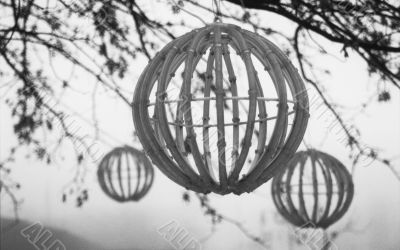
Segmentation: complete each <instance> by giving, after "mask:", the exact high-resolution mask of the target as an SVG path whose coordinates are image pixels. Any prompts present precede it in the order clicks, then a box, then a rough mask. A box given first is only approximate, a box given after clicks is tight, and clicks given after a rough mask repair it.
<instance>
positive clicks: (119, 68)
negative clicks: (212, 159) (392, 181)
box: [0, 0, 400, 200]
mask: <svg viewBox="0 0 400 250" xmlns="http://www.w3.org/2000/svg"><path fill="white" fill-rule="evenodd" d="M228 2H229V3H228ZM148 4H149V3H148V2H147V1H135V0H105V1H94V0H72V1H67V0H48V1H41V0H0V6H1V9H0V77H1V79H2V81H1V86H0V88H1V89H3V90H4V89H6V90H5V92H8V91H14V92H15V93H14V94H15V95H14V96H15V98H6V99H4V98H2V100H1V101H2V102H3V103H6V104H7V105H8V106H9V107H10V109H11V110H12V115H13V121H14V124H13V125H14V132H15V135H16V136H17V138H18V142H19V144H18V145H15V147H12V150H11V152H10V156H9V157H6V158H5V159H1V160H2V162H1V164H0V171H1V173H2V174H4V175H7V174H8V172H9V169H8V168H7V167H6V162H7V161H12V160H13V157H12V156H13V154H14V153H15V149H16V148H18V147H20V146H22V145H25V146H26V145H28V146H29V147H31V148H32V152H34V154H35V155H36V156H37V157H38V158H39V159H41V160H45V161H46V162H48V163H51V161H52V155H51V154H52V153H51V152H50V150H49V149H48V148H47V147H46V145H45V144H44V143H43V141H42V139H41V137H39V136H38V130H39V129H40V130H42V129H43V130H46V131H48V132H52V131H53V130H54V127H55V125H56V124H58V125H59V126H60V127H61V128H62V133H61V134H60V135H59V137H60V140H59V142H61V141H63V140H66V139H69V140H71V142H72V143H73V144H74V145H75V146H76V147H84V148H86V149H87V151H90V146H91V145H90V144H88V142H87V140H86V138H83V137H82V136H79V135H77V134H76V133H74V131H72V130H71V128H70V127H69V126H68V124H67V123H66V119H67V117H68V116H69V114H68V110H67V109H65V108H63V107H61V106H58V105H51V104H50V101H49V100H51V99H57V100H62V98H63V93H64V92H65V91H67V90H69V91H72V92H73V91H77V90H75V89H74V88H73V87H72V86H71V79H72V78H73V76H75V75H79V76H80V77H82V74H85V75H86V76H85V77H84V79H87V78H88V77H91V78H93V79H96V89H97V87H98V88H102V89H103V90H104V91H107V92H109V93H113V95H114V96H115V97H117V98H120V100H121V101H122V102H124V103H126V104H127V105H130V99H131V95H132V91H127V90H125V89H123V88H121V84H120V81H123V79H126V78H127V77H128V76H130V74H132V72H131V71H132V70H129V68H130V66H131V65H134V66H136V65H143V64H145V61H144V60H145V59H149V60H150V59H151V58H152V56H153V55H154V54H155V53H156V51H157V50H158V49H160V48H161V47H162V46H163V45H165V44H166V43H167V42H168V41H170V40H171V39H174V38H175V37H176V36H178V35H180V34H181V33H182V30H188V29H190V28H191V27H192V22H188V21H187V19H185V18H182V17H181V16H183V13H185V15H190V16H192V17H193V20H195V21H200V22H201V23H203V24H204V23H207V22H209V21H211V20H203V19H202V17H201V16H200V14H197V13H202V14H204V13H206V14H207V13H208V14H210V16H212V15H214V13H215V8H214V7H213V6H214V5H212V0H210V1H208V2H207V1H201V2H198V1H194V0H186V1H182V0H179V1H174V0H170V1H165V2H163V3H162V2H155V3H153V5H158V6H159V9H157V11H155V10H153V9H152V8H151V7H149V6H148ZM220 4H221V13H220V15H221V18H223V19H224V21H226V22H240V23H242V24H243V25H246V26H247V27H251V28H253V29H254V31H255V32H258V33H261V34H265V35H268V36H276V37H279V39H281V41H282V42H285V43H286V44H288V45H289V47H287V48H286V50H285V52H286V53H287V55H288V56H289V57H290V58H291V59H293V60H294V61H296V63H297V64H298V66H299V70H300V73H301V74H302V76H303V78H304V79H305V81H306V82H308V83H310V84H311V85H312V86H313V87H314V88H315V89H316V91H317V93H318V94H319V95H320V96H321V98H322V100H323V103H324V105H326V107H327V108H328V109H329V110H330V111H331V112H332V114H333V115H334V117H335V119H337V123H338V124H339V125H340V126H341V128H342V129H343V131H345V134H346V138H347V139H346V142H347V145H348V146H349V148H350V151H351V153H352V157H353V160H354V164H356V163H357V162H358V161H359V159H360V158H361V157H370V158H372V159H373V160H378V161H380V162H381V163H383V164H384V165H386V166H388V167H390V168H391V169H392V170H393V173H395V171H394V169H393V166H392V164H391V162H390V161H389V160H387V159H385V158H382V157H381V156H380V155H379V154H378V152H377V151H376V150H374V149H372V148H370V147H366V146H364V144H363V143H362V142H361V139H360V134H359V133H358V130H357V129H356V128H354V127H353V126H352V125H351V124H346V123H345V121H344V119H343V118H342V117H341V115H340V113H339V112H338V111H337V110H336V109H337V106H336V105H334V103H331V102H330V101H329V100H328V98H327V97H326V96H325V92H324V89H323V86H322V85H321V82H320V81H319V80H318V78H317V77H315V75H316V74H314V73H318V74H320V73H321V72H322V73H324V74H329V72H327V70H326V69H324V68H321V65H318V64H317V63H316V62H314V61H312V60H311V59H310V58H309V56H308V54H307V53H304V52H305V51H308V50H317V51H318V52H319V53H320V54H321V55H327V54H328V49H326V48H325V47H324V46H323V45H322V44H319V43H318V42H317V41H316V39H315V38H316V37H323V38H325V39H326V40H327V41H329V42H330V43H331V44H336V45H340V46H341V52H342V54H343V57H344V58H346V57H348V56H349V52H353V53H355V54H358V55H359V56H360V58H362V60H364V61H365V62H366V64H367V65H368V73H369V74H370V75H372V76H378V79H379V80H378V81H377V83H376V84H377V93H376V100H377V101H382V102H386V101H390V97H391V95H390V93H389V92H388V90H387V87H386V86H388V85H393V86H395V88H400V70H399V69H400V61H399V52H400V40H399V34H400V3H399V2H398V1H394V0H393V1H384V0H355V1H351V2H350V1H346V0H343V1H340V0H269V1H267V0H265V1H259V0H225V1H222V2H221V3H220ZM166 7H167V8H169V10H168V9H165V8H166ZM253 9H256V10H262V12H257V13H258V14H257V13H253V11H252V10H253ZM161 11H170V12H172V13H173V14H175V15H174V18H171V20H164V19H165V16H162V15H159V12H161ZM268 13H274V14H277V15H279V16H281V17H283V18H285V19H287V20H289V21H291V22H292V23H293V24H294V25H295V29H293V34H291V35H287V34H285V33H284V32H282V31H281V30H275V29H273V28H272V27H269V26H266V25H264V24H261V23H262V22H260V20H262V19H263V18H264V15H267V14H268ZM260 15H263V16H262V17H261V16H260ZM177 31H179V32H177ZM56 60H61V61H62V62H63V63H64V64H63V65H65V64H68V63H69V64H71V65H73V67H74V70H72V71H71V73H70V76H69V77H67V78H65V77H64V78H62V77H59V76H58V75H57V73H56V72H55V71H54V68H56V67H57V66H55V65H56V63H55V61H56ZM141 68H142V67H141ZM131 81H132V79H131ZM349 84H350V83H349ZM132 89H133V86H132ZM93 99H95V98H93ZM92 122H93V124H94V125H93V126H94V127H95V129H96V130H97V129H98V128H97V127H96V121H95V112H94V115H93V119H92ZM96 136H98V133H96ZM83 157H84V155H83V154H82V153H79V151H78V153H77V162H78V163H81V162H82V160H83ZM397 178H400V177H399V176H398V175H397ZM2 180H3V179H2ZM2 180H1V183H0V184H1V185H0V187H2V186H5V185H6V183H5V182H4V183H3V181H2ZM8 190H9V189H8ZM186 200H188V199H186Z"/></svg>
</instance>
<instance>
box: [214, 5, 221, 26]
mask: <svg viewBox="0 0 400 250" xmlns="http://www.w3.org/2000/svg"><path fill="white" fill-rule="evenodd" d="M213 3H214V5H215V8H216V10H215V11H214V22H221V21H222V20H221V16H222V15H221V0H213Z"/></svg>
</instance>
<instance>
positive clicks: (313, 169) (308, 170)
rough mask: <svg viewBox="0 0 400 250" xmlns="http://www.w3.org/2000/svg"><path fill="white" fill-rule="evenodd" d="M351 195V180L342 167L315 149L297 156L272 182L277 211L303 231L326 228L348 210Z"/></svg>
mask: <svg viewBox="0 0 400 250" xmlns="http://www.w3.org/2000/svg"><path fill="white" fill-rule="evenodd" d="M353 194H354V187H353V181H352V178H351V175H350V173H349V172H348V171H347V169H346V168H345V166H343V164H342V163H341V162H339V161H338V160H337V159H336V158H334V157H332V156H330V155H328V154H326V153H323V152H320V151H317V150H307V151H302V152H298V153H296V154H295V155H294V157H293V158H292V159H291V161H290V162H289V164H288V165H287V168H286V169H285V170H284V171H281V172H280V173H279V174H278V175H277V176H275V177H274V179H273V182H272V197H273V200H274V203H275V205H276V207H277V209H278V211H279V212H280V214H281V215H282V216H283V217H284V218H286V219H287V220H288V221H289V222H291V223H292V224H294V225H296V226H298V227H302V228H308V227H312V228H322V229H326V228H328V227H329V226H330V225H332V224H333V223H335V222H336V221H338V220H339V219H340V218H341V217H342V216H343V215H344V214H345V213H346V211H347V210H348V209H349V207H350V204H351V201H352V199H353Z"/></svg>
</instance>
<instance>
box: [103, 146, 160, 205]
mask: <svg viewBox="0 0 400 250" xmlns="http://www.w3.org/2000/svg"><path fill="white" fill-rule="evenodd" d="M97 178H98V181H99V183H100V187H101V189H102V190H103V191H104V193H105V194H106V195H107V196H109V197H110V198H112V199H113V200H115V201H118V202H126V201H138V200H140V199H141V198H142V197H143V196H144V195H146V194H147V192H148V191H149V189H150V187H151V185H152V184H153V179H154V169H153V166H152V165H151V162H150V161H149V160H148V159H147V157H146V155H145V154H144V153H142V152H140V151H139V150H137V149H135V148H132V147H130V146H122V147H117V148H114V149H113V150H112V151H110V152H109V153H108V154H106V155H105V156H104V157H103V159H102V160H101V162H100V165H99V168H98V170H97Z"/></svg>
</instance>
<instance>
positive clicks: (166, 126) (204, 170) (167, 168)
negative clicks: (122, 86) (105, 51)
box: [132, 23, 309, 194]
mask: <svg viewBox="0 0 400 250" xmlns="http://www.w3.org/2000/svg"><path fill="white" fill-rule="evenodd" d="M229 47H231V48H233V49H234V50H235V51H236V53H237V54H238V55H239V56H240V58H241V59H242V60H243V62H244V65H245V67H246V71H247V78H248V87H249V88H248V96H245V97H241V96H238V89H237V86H236V76H235V72H234V68H233V66H232V62H231V57H230V54H229V50H228V48H229ZM208 50H209V51H210V52H209V56H208V58H207V69H206V80H205V85H204V97H202V98H195V97H193V96H192V94H191V92H190V91H191V84H192V83H191V79H192V76H193V72H194V70H195V69H196V65H197V64H198V63H199V61H200V59H201V58H202V56H203V55H204V54H206V52H207V51H208ZM252 55H253V56H254V57H256V58H257V59H258V60H259V61H260V62H261V63H262V64H263V66H264V67H265V71H267V72H268V74H269V75H270V77H271V79H272V81H273V83H274V87H275V90H276V93H277V95H278V98H277V99H276V100H275V101H277V103H278V104H277V106H278V111H277V115H276V117H268V116H267V112H266V105H265V102H266V101H269V99H268V98H264V93H263V90H262V84H261V82H260V80H259V78H258V75H257V72H256V70H255V68H254V66H253V61H252ZM223 62H224V64H225V67H226V70H227V72H228V75H227V77H226V78H229V83H230V89H231V94H232V97H231V98H228V97H224V96H225V93H224V90H223V87H222V82H223V79H224V76H223V69H222V67H223ZM181 64H184V65H185V69H184V75H183V79H184V80H183V84H182V89H181V91H180V98H179V100H177V102H178V107H180V108H178V110H177V111H176V121H175V122H170V121H168V119H167V114H166V104H167V103H168V102H171V101H169V100H167V94H166V89H167V87H168V85H169V83H170V82H171V79H172V77H173V76H174V74H175V71H176V70H177V69H178V67H179V66H180V65H181ZM213 74H214V75H215V76H214V78H215V87H216V90H215V95H216V96H215V97H214V98H213V97H210V89H211V85H212V81H213ZM286 84H287V86H289V91H290V92H291V96H293V99H294V100H288V98H287V88H286ZM153 88H155V89H156V90H157V91H156V97H157V98H156V102H155V103H150V102H149V97H150V94H151V92H152V90H153ZM239 99H247V100H248V101H249V108H248V115H247V121H243V122H240V121H239V107H238V100H239ZM211 100H215V102H216V114H217V122H216V124H209V119H210V118H209V113H210V110H209V109H210V101H211ZM225 100H231V101H232V113H233V119H232V123H224V108H223V105H224V101H225ZM193 101H203V107H204V109H203V123H202V124H193V119H192V113H191V103H192V102H193ZM288 102H293V103H294V110H293V111H288ZM151 105H155V108H154V114H149V110H148V108H149V106H151ZM182 110H184V111H185V112H183V111H182ZM257 110H258V111H259V112H258V119H256V115H257ZM132 112H133V121H134V124H135V128H136V131H137V133H138V136H139V139H140V141H141V143H142V145H143V147H144V149H145V151H146V153H147V154H148V155H149V157H150V159H151V160H152V161H153V163H154V164H155V165H156V166H157V167H158V168H159V169H160V170H161V171H162V172H163V173H164V174H165V175H166V176H168V177H169V178H170V179H171V180H173V181H174V182H176V183H177V184H179V185H181V186H183V187H185V188H187V189H191V190H193V191H195V192H200V193H209V192H215V193H218V194H228V193H231V192H233V193H235V194H241V193H243V192H251V191H252V190H254V189H255V188H257V187H258V186H260V185H261V184H263V183H265V182H266V181H268V180H269V179H270V178H272V177H273V176H274V175H275V174H276V173H277V172H278V171H279V169H280V166H282V165H284V164H285V163H286V162H287V161H288V159H290V158H291V157H292V155H293V154H294V153H295V151H296V149H297V148H298V146H299V144H300V142H301V140H302V137H303V135H304V132H305V129H306V126H307V121H308V116H309V114H308V97H307V93H306V90H305V87H304V84H303V82H302V80H301V78H300V76H299V74H298V72H297V70H296V69H295V68H294V66H293V65H292V64H291V63H290V61H289V60H288V58H287V57H286V56H285V55H284V53H283V52H282V51H280V50H279V48H278V47H276V46H275V45H274V44H273V43H271V42H270V41H268V40H267V39H265V38H263V37H261V36H260V35H257V34H255V33H252V32H249V31H246V30H242V29H240V28H239V27H238V26H235V25H231V24H223V23H212V24H210V25H207V26H206V27H204V28H201V29H197V30H194V31H192V32H190V33H187V34H186V35H183V36H181V37H180V38H178V39H176V40H174V41H172V42H171V43H169V44H168V45H167V46H165V47H164V49H162V50H161V51H160V52H159V53H158V54H157V55H156V56H155V58H154V59H153V60H152V61H151V62H150V63H149V64H148V66H147V67H146V69H145V70H144V72H143V73H142V75H141V77H140V78H139V81H138V83H137V85H136V89H135V93H134V99H133V108H132ZM288 115H293V116H294V118H293V124H292V127H291V130H290V132H288ZM270 119H276V121H275V122H276V123H275V126H274V129H273V134H272V136H271V137H270V140H269V143H268V145H266V144H267V143H266V142H267V138H266V137H267V136H266V135H267V121H268V120H270ZM256 123H257V124H259V128H260V130H259V136H258V138H259V139H258V143H257V146H256V147H254V148H253V150H255V152H256V156H255V159H253V162H254V164H253V165H252V166H251V168H250V171H248V172H246V173H243V172H241V171H242V169H243V166H244V164H245V160H246V157H247V155H248V153H249V150H250V148H251V137H252V135H253V133H254V127H255V124H256ZM171 125H172V126H174V129H175V131H171V129H170V127H171ZM239 125H243V126H244V125H245V126H246V128H245V133H244V136H243V137H242V141H241V140H240V139H241V138H239ZM212 126H215V127H217V129H218V141H217V145H218V152H216V153H218V157H219V163H218V170H217V173H218V177H215V175H214V172H213V167H215V166H212V165H211V160H210V159H211V152H210V145H209V133H208V129H209V128H210V127H212ZM228 126H231V127H232V130H233V138H231V139H230V140H232V148H233V150H232V162H234V164H232V167H231V171H230V172H229V173H227V166H226V159H225V158H226V155H225V154H226V141H225V139H226V138H225V129H226V127H228ZM195 127H202V128H203V135H202V137H201V138H202V139H203V142H202V143H203V148H202V150H203V153H201V150H200V149H199V145H198V143H197V140H199V139H197V140H196V133H195V132H194V128H195ZM184 129H186V138H183V130H184ZM173 134H175V138H174V137H173ZM186 142H187V144H188V145H189V147H190V153H191V154H192V156H193V159H194V162H195V165H196V166H195V167H192V166H191V165H190V164H189V162H188V158H187V154H188V152H187V151H186V150H185V145H184V144H185V143H186ZM239 144H240V145H239ZM240 147H241V150H240V152H239V150H238V149H239V148H240Z"/></svg>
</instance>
